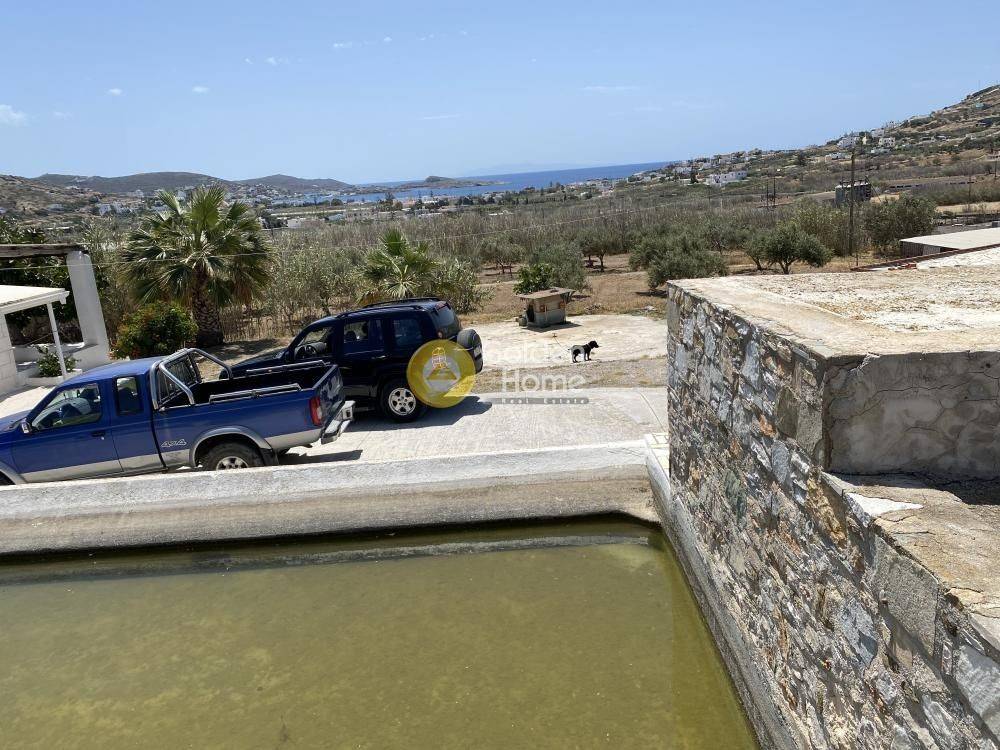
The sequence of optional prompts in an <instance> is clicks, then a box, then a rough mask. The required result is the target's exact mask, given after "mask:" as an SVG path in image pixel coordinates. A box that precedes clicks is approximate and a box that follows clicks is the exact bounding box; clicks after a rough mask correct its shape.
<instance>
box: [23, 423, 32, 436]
mask: <svg viewBox="0 0 1000 750" xmlns="http://www.w3.org/2000/svg"><path fill="white" fill-rule="evenodd" d="M21 432H23V433H24V434H25V435H30V434H31V425H30V424H28V420H27V419H22V420H21Z"/></svg>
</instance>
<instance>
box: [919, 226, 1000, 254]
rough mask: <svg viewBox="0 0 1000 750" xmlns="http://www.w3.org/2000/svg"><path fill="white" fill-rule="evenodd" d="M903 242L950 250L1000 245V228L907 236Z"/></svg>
mask: <svg viewBox="0 0 1000 750" xmlns="http://www.w3.org/2000/svg"><path fill="white" fill-rule="evenodd" d="M901 242H912V243H914V244H917V245H933V246H934V247H944V248H947V249H949V250H976V249H978V248H982V247H996V246H997V245H1000V228H990V229H970V230H968V231H966V232H948V233H947V234H925V235H921V236H920V237H907V238H905V239H903V240H901Z"/></svg>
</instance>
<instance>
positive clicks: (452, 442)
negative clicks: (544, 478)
mask: <svg viewBox="0 0 1000 750" xmlns="http://www.w3.org/2000/svg"><path fill="white" fill-rule="evenodd" d="M523 395H524V396H526V397H528V398H529V399H530V398H537V399H539V400H542V401H544V400H546V399H548V400H549V401H550V403H544V402H542V403H536V402H534V401H532V402H529V403H521V402H520V400H518V399H514V398H512V396H513V394H512V395H511V396H505V395H504V394H501V393H492V394H481V395H479V396H470V397H468V398H466V399H465V401H463V402H462V403H461V404H459V405H457V406H454V407H452V408H451V409H435V410H432V411H430V412H429V413H428V414H426V415H424V417H423V418H422V419H420V420H419V421H417V422H414V423H412V424H396V423H395V422H391V421H389V420H386V419H383V418H381V417H379V416H377V415H375V414H364V415H360V416H359V419H358V421H357V422H355V423H354V424H352V425H351V426H350V427H349V428H348V430H347V432H345V433H344V434H343V435H342V436H341V437H340V439H339V440H337V441H336V442H334V443H330V444H329V445H317V446H315V447H313V448H308V449H305V448H296V449H294V450H293V451H292V452H291V453H289V454H288V455H287V456H285V457H284V459H283V463H286V464H303V463H318V462H325V461H351V460H361V461H394V460H400V459H412V458H429V457H434V456H455V455H467V454H472V453H497V452H504V451H510V450H512V449H539V448H552V447H569V446H580V445H599V444H607V443H615V442H619V441H623V440H641V439H642V437H643V435H645V434H646V433H648V432H662V431H663V429H664V425H665V423H666V413H667V389H666V388H587V389H581V390H569V391H565V392H561V393H553V392H548V393H544V394H542V393H539V394H535V395H534V396H532V395H531V394H523ZM511 401H513V403H511Z"/></svg>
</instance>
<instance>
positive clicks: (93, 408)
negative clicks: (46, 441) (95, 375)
mask: <svg viewBox="0 0 1000 750" xmlns="http://www.w3.org/2000/svg"><path fill="white" fill-rule="evenodd" d="M100 418H101V389H100V388H99V387H98V385H97V383H88V384H87V385H81V386H79V387H77V388H67V389H66V390H64V391H60V392H59V394H58V395H56V397H55V398H54V399H52V400H51V401H50V402H49V404H48V406H46V407H45V408H44V409H42V411H41V413H40V414H39V415H38V416H37V417H35V418H34V419H33V420H32V422H31V427H32V429H35V430H51V429H54V428H56V427H70V426H72V425H77V424H88V423H90V422H97V421H98V420H100Z"/></svg>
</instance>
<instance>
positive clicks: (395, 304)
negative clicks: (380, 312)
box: [362, 297, 441, 310]
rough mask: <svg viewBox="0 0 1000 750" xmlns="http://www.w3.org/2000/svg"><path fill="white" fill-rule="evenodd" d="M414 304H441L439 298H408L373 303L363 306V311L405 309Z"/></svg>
mask: <svg viewBox="0 0 1000 750" xmlns="http://www.w3.org/2000/svg"><path fill="white" fill-rule="evenodd" d="M415 302H441V298H440V297H408V298H406V299H396V300H390V301H387V302H373V303H372V304H370V305H365V306H364V308H362V309H364V310H368V309H369V308H372V307H405V306H406V305H412V304H414V303H415Z"/></svg>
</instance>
